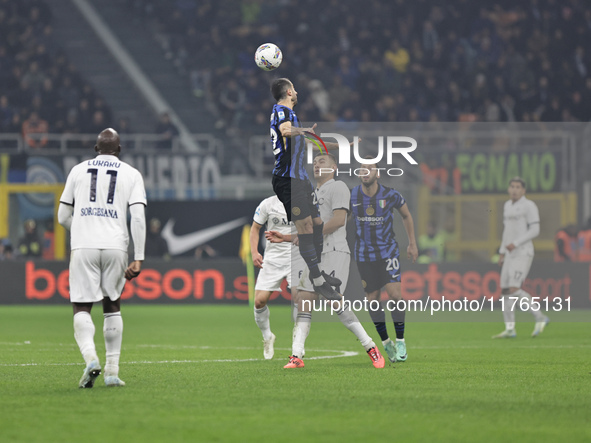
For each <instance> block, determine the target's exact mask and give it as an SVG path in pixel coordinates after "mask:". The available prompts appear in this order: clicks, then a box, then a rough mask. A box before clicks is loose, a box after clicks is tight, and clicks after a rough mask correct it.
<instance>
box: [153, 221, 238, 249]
mask: <svg viewBox="0 0 591 443" xmlns="http://www.w3.org/2000/svg"><path fill="white" fill-rule="evenodd" d="M247 220H248V217H240V218H237V219H236V220H232V221H229V222H226V223H222V224H221V225H217V226H212V227H211V228H205V229H201V230H199V231H195V232H191V233H190V234H185V235H175V234H174V232H173V228H174V224H175V221H174V219H172V218H171V219H169V220H168V221H167V222H166V225H165V226H164V228H162V237H163V238H164V240H166V243H167V244H168V251H169V252H170V254H171V255H178V254H182V253H183V252H187V251H189V250H190V249H193V248H196V247H197V246H201V245H203V244H205V243H207V242H208V241H210V240H213V239H214V238H217V237H219V236H221V235H224V234H225V233H226V232H230V231H232V230H233V229H236V228H238V227H239V226H243V225H244V224H245V223H246V222H247Z"/></svg>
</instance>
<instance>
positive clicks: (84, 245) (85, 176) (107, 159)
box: [58, 129, 146, 388]
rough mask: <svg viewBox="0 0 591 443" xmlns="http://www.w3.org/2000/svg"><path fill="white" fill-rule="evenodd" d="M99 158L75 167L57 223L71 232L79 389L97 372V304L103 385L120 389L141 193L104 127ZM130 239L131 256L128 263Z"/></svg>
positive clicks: (139, 242)
mask: <svg viewBox="0 0 591 443" xmlns="http://www.w3.org/2000/svg"><path fill="white" fill-rule="evenodd" d="M94 149H95V151H96V152H97V153H98V155H97V156H96V157H95V158H94V159H92V160H86V161H83V162H82V163H80V164H78V165H76V166H74V167H73V168H72V170H71V171H70V174H69V175H68V178H67V180H66V186H65V188H64V192H63V194H62V196H61V198H60V206H59V209H58V220H59V222H60V224H61V225H62V226H64V227H65V228H66V229H69V230H70V233H71V248H72V254H71V256H70V301H71V302H72V305H73V307H74V337H75V338H76V342H77V343H78V346H79V347H80V352H81V353H82V356H83V357H84V361H85V362H86V368H85V370H84V373H83V374H82V378H81V379H80V383H79V387H81V388H92V386H93V385H94V381H95V379H96V378H97V377H98V376H99V375H100V373H101V366H100V363H99V358H98V356H97V353H96V349H95V345H94V331H95V329H94V324H93V322H92V318H91V316H90V311H91V309H92V305H93V303H95V302H102V304H103V313H104V318H105V320H104V325H103V334H104V337H105V348H106V351H107V352H106V354H107V360H106V365H105V384H106V385H107V386H124V385H125V383H124V382H123V381H122V380H121V379H120V378H119V356H120V354H121V339H122V334H123V320H122V319H121V312H120V311H121V309H120V296H121V292H122V291H123V286H124V285H125V279H128V280H131V279H132V278H134V277H137V276H138V275H139V273H140V271H141V267H142V261H143V260H144V244H145V240H146V218H145V214H144V207H145V206H146V191H145V189H144V180H143V179H142V175H141V174H140V172H139V171H138V170H137V169H134V168H132V167H131V166H130V165H128V164H127V163H124V162H122V161H121V160H119V153H120V152H121V146H120V145H119V135H118V134H117V132H116V131H115V130H113V129H105V130H104V131H102V132H101V133H100V134H99V136H98V139H97V143H96V146H95V147H94ZM128 208H129V212H130V213H131V236H132V237H133V245H134V252H135V257H134V261H133V262H132V263H131V264H130V265H129V266H128V265H127V248H128V245H129V233H128V231H127V209H128Z"/></svg>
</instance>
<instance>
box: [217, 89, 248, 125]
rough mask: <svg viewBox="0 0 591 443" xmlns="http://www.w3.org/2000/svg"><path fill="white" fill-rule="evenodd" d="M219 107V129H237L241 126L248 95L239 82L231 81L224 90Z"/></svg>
mask: <svg viewBox="0 0 591 443" xmlns="http://www.w3.org/2000/svg"><path fill="white" fill-rule="evenodd" d="M219 105H220V113H221V120H220V121H218V127H227V128H235V127H237V126H239V124H240V119H241V118H242V112H243V109H244V106H245V105H246V94H245V92H244V89H243V88H242V87H240V86H239V85H238V82H236V81H235V80H230V81H228V84H227V86H226V87H225V88H222V91H221V93H220V99H219Z"/></svg>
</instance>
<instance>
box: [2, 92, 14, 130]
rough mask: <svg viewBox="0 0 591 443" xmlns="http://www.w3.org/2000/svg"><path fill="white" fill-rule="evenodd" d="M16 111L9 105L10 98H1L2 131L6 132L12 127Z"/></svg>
mask: <svg viewBox="0 0 591 443" xmlns="http://www.w3.org/2000/svg"><path fill="white" fill-rule="evenodd" d="M13 114H14V110H13V109H12V107H11V106H10V105H9V104H8V97H7V96H6V95H2V96H0V131H4V130H5V129H6V128H8V126H9V125H10V121H11V120H12V115H13Z"/></svg>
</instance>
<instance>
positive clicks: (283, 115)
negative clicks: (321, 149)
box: [271, 104, 309, 180]
mask: <svg viewBox="0 0 591 443" xmlns="http://www.w3.org/2000/svg"><path fill="white" fill-rule="evenodd" d="M284 122H291V125H292V126H294V127H296V128H299V127H300V121H299V120H298V117H297V116H296V115H295V112H293V110H291V109H289V108H288V107H287V106H283V105H278V104H276V105H274V106H273V113H272V114H271V144H272V147H273V155H274V156H275V167H274V168H273V174H274V175H278V176H280V177H291V178H297V179H300V180H309V178H308V172H307V171H306V164H305V151H306V149H305V148H306V143H305V142H304V137H303V136H297V137H282V136H281V131H279V126H280V125H281V124H282V123H284Z"/></svg>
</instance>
